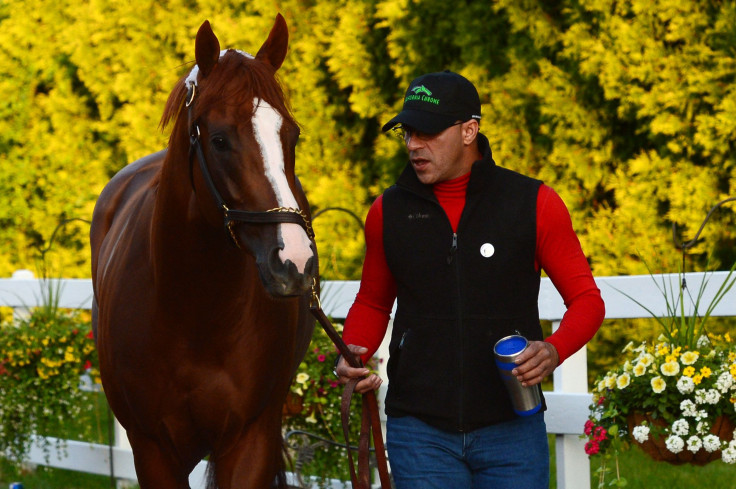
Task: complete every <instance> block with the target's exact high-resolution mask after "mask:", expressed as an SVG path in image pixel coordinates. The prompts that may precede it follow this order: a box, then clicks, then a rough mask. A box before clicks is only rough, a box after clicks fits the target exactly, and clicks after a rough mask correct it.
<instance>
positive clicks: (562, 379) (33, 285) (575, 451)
mask: <svg viewBox="0 0 736 489" xmlns="http://www.w3.org/2000/svg"><path fill="white" fill-rule="evenodd" d="M726 275H727V272H715V273H708V274H703V273H688V274H686V278H687V283H688V288H689V289H690V290H691V291H693V294H695V292H697V290H698V289H699V287H700V284H701V283H702V282H703V280H704V279H705V280H706V281H707V287H706V289H705V294H704V296H703V303H708V302H709V301H710V299H711V298H712V297H713V295H714V294H715V292H716V291H717V289H718V287H719V286H720V284H721V283H722V282H723V280H724V279H725V277H726ZM678 280H679V279H678V276H677V274H664V275H655V276H654V277H652V276H649V275H637V276H621V277H599V278H596V282H597V283H598V287H599V288H600V289H601V293H602V295H603V299H604V300H605V302H606V319H617V318H645V317H650V315H649V313H648V312H647V311H646V310H644V309H643V308H642V307H641V306H639V305H637V304H636V303H635V302H633V301H632V300H631V299H629V298H627V297H626V296H625V295H624V294H623V293H624V292H625V293H626V294H628V295H629V296H632V297H636V298H637V300H638V301H639V302H641V303H642V304H644V305H645V306H646V307H647V308H649V309H650V310H652V311H654V312H655V313H656V314H658V315H664V314H666V312H667V309H666V304H665V301H664V297H663V296H662V293H661V292H660V290H659V289H658V288H657V285H659V286H660V287H661V286H662V285H661V284H662V283H663V282H664V283H666V284H667V287H668V289H669V288H672V289H673V290H677V286H678V283H679V282H678ZM61 282H62V283H61V288H60V291H61V297H60V304H59V305H60V306H61V307H69V308H78V309H89V308H90V307H91V302H92V285H91V281H90V280H86V279H62V280H61ZM358 285H359V283H358V282H357V281H345V282H327V283H325V284H324V286H323V288H322V306H323V308H324V310H325V312H326V313H327V314H329V315H331V316H332V317H334V318H344V317H345V316H346V314H347V311H348V309H349V308H350V306H351V305H352V303H353V300H354V298H355V294H356V292H357V290H358ZM41 286H42V283H41V282H40V281H38V280H36V279H34V278H32V275H30V274H29V273H24V272H19V273H16V274H14V278H11V279H0V306H10V307H13V308H15V309H16V310H17V311H21V312H22V311H23V309H24V308H28V307H33V306H36V305H38V304H39V302H40V301H41V300H42V294H41ZM687 307H691V306H690V305H688V306H687ZM539 312H540V316H541V318H542V319H545V320H550V321H552V323H553V329H556V328H557V327H558V326H559V321H560V319H561V318H562V316H563V314H564V312H565V306H564V304H563V302H562V299H561V297H560V296H559V294H558V293H557V291H556V289H555V288H554V287H553V285H552V283H551V282H550V280H549V279H547V278H544V279H542V285H541V290H540V295H539ZM713 315H715V316H736V288H734V289H732V290H731V291H730V292H729V293H728V295H727V296H726V297H724V299H723V300H722V301H721V303H720V305H719V306H718V307H717V308H716V309H715V310H714V311H713ZM603 327H604V328H605V327H606V323H604V325H603ZM386 346H387V341H384V344H383V345H382V346H381V348H380V349H379V352H378V355H379V356H382V357H383V358H387V356H388V353H387V348H386ZM489 354H490V352H489ZM385 363H386V362H382V365H383V368H385ZM383 374H384V375H383V377H384V379H385V378H386V377H385V372H383ZM553 380H554V384H553V385H554V389H553V390H552V391H547V392H545V398H546V400H547V407H548V410H547V412H546V414H545V420H546V423H547V431H548V432H549V433H552V434H554V435H555V437H556V453H557V487H558V488H559V489H590V463H589V461H588V457H587V455H586V454H585V452H584V450H583V445H584V441H583V440H581V439H580V435H581V434H582V430H583V424H584V423H585V420H586V419H587V416H588V405H589V404H590V403H591V398H592V396H591V394H590V393H589V392H588V383H587V356H586V351H585V349H583V350H581V351H579V352H578V353H576V354H575V355H573V356H572V357H570V358H569V359H567V361H565V363H564V364H563V365H562V366H561V367H560V368H558V369H557V370H556V371H555V373H554V379H553ZM385 384H386V383H385V382H384V386H383V387H382V388H381V389H382V392H381V393H380V394H381V395H380V397H382V396H383V395H385ZM121 433H122V432H121V431H120V430H119V429H118V431H117V432H116V435H117V436H116V438H117V441H116V446H115V447H114V448H113V450H112V458H113V467H114V470H115V476H116V477H118V478H120V479H129V480H135V479H136V475H135V469H134V466H133V456H132V452H131V451H130V447H129V445H127V439H126V438H125V436H124V435H122V436H120V435H121ZM30 458H31V462H33V463H36V464H39V465H48V466H52V467H59V468H65V469H72V470H77V471H81V472H89V473H94V474H102V475H106V474H109V473H110V449H109V447H107V446H105V445H96V444H91V443H82V442H76V441H69V442H68V443H67V450H66V454H62V455H54V454H52V457H51V458H50V459H49V460H48V461H47V460H45V456H44V454H43V452H42V451H41V450H40V449H37V448H34V449H33V450H32V452H31V454H30ZM203 476H204V463H201V464H199V465H198V466H197V468H196V469H195V471H194V472H193V473H192V475H191V476H190V484H191V487H192V489H200V488H203V487H204V477H203ZM348 486H349V484H348ZM336 487H341V485H340V486H338V485H336Z"/></svg>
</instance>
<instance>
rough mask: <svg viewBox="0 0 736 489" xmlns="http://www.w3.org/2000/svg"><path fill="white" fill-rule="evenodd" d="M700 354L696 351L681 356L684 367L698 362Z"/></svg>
mask: <svg viewBox="0 0 736 489" xmlns="http://www.w3.org/2000/svg"><path fill="white" fill-rule="evenodd" d="M699 356H700V354H699V353H698V352H696V351H686V352H685V353H683V354H682V356H680V361H681V362H682V364H683V365H692V364H693V363H695V362H697V361H698V357H699Z"/></svg>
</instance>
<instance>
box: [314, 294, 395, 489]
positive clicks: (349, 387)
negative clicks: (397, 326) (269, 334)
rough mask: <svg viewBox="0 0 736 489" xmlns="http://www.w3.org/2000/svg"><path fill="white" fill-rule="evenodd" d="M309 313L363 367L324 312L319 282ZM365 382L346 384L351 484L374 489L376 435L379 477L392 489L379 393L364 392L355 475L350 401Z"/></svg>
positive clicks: (342, 351)
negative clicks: (372, 461) (371, 456)
mask: <svg viewBox="0 0 736 489" xmlns="http://www.w3.org/2000/svg"><path fill="white" fill-rule="evenodd" d="M309 310H310V311H311V313H312V315H313V316H314V317H315V318H316V319H317V321H318V322H319V323H320V324H321V325H322V328H323V329H324V330H325V333H327V336H329V337H330V339H331V340H332V342H333V343H334V344H335V346H336V347H337V349H338V350H339V351H340V354H341V355H342V356H343V358H345V361H347V363H348V365H350V366H351V367H356V368H357V367H362V366H363V362H361V360H360V358H359V357H357V356H355V355H354V354H353V352H351V351H350V349H349V348H348V346H347V345H346V344H345V342H344V341H343V340H342V338H341V337H340V335H339V334H338V332H337V331H336V330H335V327H334V326H332V323H331V322H330V320H329V319H328V318H327V316H326V315H325V313H324V311H323V310H322V305H321V304H320V301H319V296H318V295H317V286H316V281H315V282H313V283H312V298H311V300H310V304H309ZM360 380H361V379H351V380H350V381H349V382H348V383H347V384H345V389H344V390H343V393H342V404H341V406H340V407H341V409H340V414H341V416H342V430H343V436H344V437H345V446H346V447H347V448H348V450H347V452H348V460H349V462H350V481H351V483H352V485H353V488H355V489H370V488H371V482H370V464H369V454H370V437H371V434H373V445H374V448H375V453H376V463H377V464H378V477H379V480H380V481H381V488H382V489H391V487H392V486H391V478H390V476H389V473H388V460H387V458H386V450H385V448H384V445H383V432H382V431H381V420H380V417H379V414H378V401H377V400H376V393H375V392H374V391H368V392H365V393H363V411H362V416H361V427H360V440H359V443H358V472H357V474H356V472H355V464H354V463H353V455H352V451H351V449H350V402H351V400H352V397H353V393H354V391H355V386H356V385H357V384H358V382H359V381H360Z"/></svg>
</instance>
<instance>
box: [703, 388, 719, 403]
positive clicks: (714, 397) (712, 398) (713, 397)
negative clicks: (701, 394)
mask: <svg viewBox="0 0 736 489" xmlns="http://www.w3.org/2000/svg"><path fill="white" fill-rule="evenodd" d="M720 400H721V393H720V392H718V391H717V390H715V389H708V392H707V393H706V394H705V402H707V403H708V404H718V401H720Z"/></svg>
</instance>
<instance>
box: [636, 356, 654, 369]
mask: <svg viewBox="0 0 736 489" xmlns="http://www.w3.org/2000/svg"><path fill="white" fill-rule="evenodd" d="M653 361H654V356H652V354H651V353H644V354H643V355H641V356H640V357H639V363H641V364H642V365H644V366H645V367H648V366H650V365H651V364H652V362H653Z"/></svg>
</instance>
